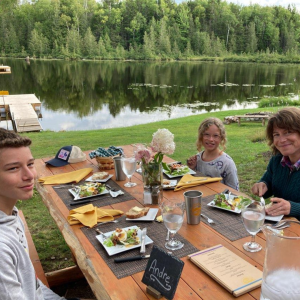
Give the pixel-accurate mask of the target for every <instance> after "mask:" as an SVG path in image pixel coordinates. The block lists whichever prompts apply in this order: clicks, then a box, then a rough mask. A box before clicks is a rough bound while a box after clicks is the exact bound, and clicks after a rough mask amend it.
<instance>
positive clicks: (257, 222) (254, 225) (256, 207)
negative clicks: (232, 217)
mask: <svg viewBox="0 0 300 300" xmlns="http://www.w3.org/2000/svg"><path fill="white" fill-rule="evenodd" d="M242 220H243V223H244V226H245V228H246V230H247V231H248V232H249V233H250V234H251V241H250V242H247V243H245V244H244V245H243V247H244V249H245V250H246V251H249V252H258V251H260V250H261V249H262V246H261V245H260V244H258V243H256V242H255V236H256V234H257V233H258V232H259V230H260V227H261V226H262V225H263V224H264V221H265V206H264V205H263V204H262V203H260V202H258V201H254V202H253V203H251V204H250V205H248V206H247V207H243V208H242Z"/></svg>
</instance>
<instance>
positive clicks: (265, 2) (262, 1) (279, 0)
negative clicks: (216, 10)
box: [176, 0, 300, 10]
mask: <svg viewBox="0 0 300 300" xmlns="http://www.w3.org/2000/svg"><path fill="white" fill-rule="evenodd" d="M183 1H186V0H176V2H177V3H181V2H183ZM226 2H232V3H236V4H240V5H245V6H247V5H250V4H251V3H252V4H256V3H257V4H259V5H261V6H274V5H281V6H284V7H287V6H288V4H295V5H296V7H297V9H298V10H300V0H292V1H289V0H226Z"/></svg>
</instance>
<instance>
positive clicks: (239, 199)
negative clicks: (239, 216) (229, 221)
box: [208, 194, 253, 213]
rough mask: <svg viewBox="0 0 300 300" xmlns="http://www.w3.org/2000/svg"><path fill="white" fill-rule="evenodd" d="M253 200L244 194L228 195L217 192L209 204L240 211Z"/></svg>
mask: <svg viewBox="0 0 300 300" xmlns="http://www.w3.org/2000/svg"><path fill="white" fill-rule="evenodd" d="M252 201H253V200H251V199H250V198H247V197H243V196H233V195H231V196H228V194H217V195H215V198H214V200H213V201H212V202H210V203H209V204H208V205H210V206H214V207H217V208H221V209H225V210H230V211H232V212H236V213H240V212H241V210H242V208H243V207H246V206H248V205H249V204H250V203H251V202H252Z"/></svg>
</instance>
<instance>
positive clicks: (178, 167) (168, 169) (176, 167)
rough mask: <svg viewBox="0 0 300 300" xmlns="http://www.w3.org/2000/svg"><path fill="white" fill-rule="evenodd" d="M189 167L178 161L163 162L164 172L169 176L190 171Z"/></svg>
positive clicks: (180, 174)
mask: <svg viewBox="0 0 300 300" xmlns="http://www.w3.org/2000/svg"><path fill="white" fill-rule="evenodd" d="M190 171H191V169H190V168H189V167H188V166H186V165H182V164H179V163H171V164H164V173H165V174H167V175H170V176H173V177H175V176H182V175H185V174H188V173H190Z"/></svg>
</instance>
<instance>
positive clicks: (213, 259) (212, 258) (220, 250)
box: [188, 245, 262, 297]
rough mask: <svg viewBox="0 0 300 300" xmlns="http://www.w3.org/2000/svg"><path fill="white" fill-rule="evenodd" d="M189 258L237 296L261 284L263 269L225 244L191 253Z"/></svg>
mask: <svg viewBox="0 0 300 300" xmlns="http://www.w3.org/2000/svg"><path fill="white" fill-rule="evenodd" d="M188 258H189V259H190V260H191V261H192V262H193V263H194V264H195V265H197V266H198V267H199V268H200V269H202V270H203V271H205V272H206V273H207V274H209V275H210V276H211V277H212V278H214V279H215V280H216V281H217V282H218V283H219V284H221V285H222V286H223V287H224V288H226V289H227V290H228V291H229V292H231V293H232V294H233V295H234V296H235V297H238V296H240V295H242V294H244V293H247V292H249V291H251V290H254V289H256V288H258V287H260V285H261V281H262V271H261V270H259V269H257V268H255V267H254V266H252V265H251V264H250V263H248V262H247V261H245V260H244V259H242V258H241V257H239V256H238V255H236V254H235V253H233V252H232V251H230V250H229V249H227V248H226V247H224V246H223V245H217V246H214V247H211V248H208V249H205V250H202V251H199V252H196V253H193V254H190V255H189V256H188Z"/></svg>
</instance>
